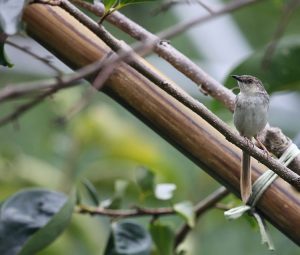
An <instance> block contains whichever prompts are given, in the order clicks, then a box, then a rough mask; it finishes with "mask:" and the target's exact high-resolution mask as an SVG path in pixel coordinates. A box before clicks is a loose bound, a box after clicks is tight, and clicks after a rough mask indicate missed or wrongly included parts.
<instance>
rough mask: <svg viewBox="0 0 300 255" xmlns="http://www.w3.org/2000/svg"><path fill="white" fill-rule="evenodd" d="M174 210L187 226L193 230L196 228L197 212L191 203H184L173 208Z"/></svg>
mask: <svg viewBox="0 0 300 255" xmlns="http://www.w3.org/2000/svg"><path fill="white" fill-rule="evenodd" d="M173 208H174V210H175V211H176V212H177V213H178V214H179V215H181V216H182V217H183V218H184V219H185V220H186V222H187V224H188V225H189V226H190V227H191V228H193V227H195V211H194V206H193V204H192V202H191V201H184V202H180V203H177V204H175V205H174V206H173Z"/></svg>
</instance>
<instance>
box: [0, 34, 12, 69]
mask: <svg viewBox="0 0 300 255" xmlns="http://www.w3.org/2000/svg"><path fill="white" fill-rule="evenodd" d="M6 37H7V36H6V35H5V34H3V33H1V30H0V65H2V66H7V67H13V64H12V63H11V62H10V61H9V60H8V58H7V56H6V53H5V49H4V44H5V39H6Z"/></svg>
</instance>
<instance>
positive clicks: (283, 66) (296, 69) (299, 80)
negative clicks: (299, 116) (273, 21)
mask: <svg viewBox="0 0 300 255" xmlns="http://www.w3.org/2000/svg"><path fill="white" fill-rule="evenodd" d="M264 54H265V48H264V49H261V50H259V51H257V52H255V53H254V54H253V55H251V56H250V57H249V58H247V59H246V60H245V61H243V62H242V63H241V64H239V65H238V66H237V67H236V68H234V69H233V71H232V72H231V74H250V75H254V76H256V77H258V78H259V79H260V80H262V82H263V83H264V85H265V87H266V89H267V90H268V91H269V92H275V91H281V90H299V89H300V65H299V59H300V37H289V38H285V39H283V40H282V41H281V42H280V43H279V45H278V46H277V48H276V50H275V52H274V54H272V55H271V57H270V61H267V62H262V61H263V56H264ZM263 63H264V65H263ZM226 84H227V85H229V84H230V86H231V87H233V84H234V82H233V80H232V79H231V78H228V80H227V81H226Z"/></svg>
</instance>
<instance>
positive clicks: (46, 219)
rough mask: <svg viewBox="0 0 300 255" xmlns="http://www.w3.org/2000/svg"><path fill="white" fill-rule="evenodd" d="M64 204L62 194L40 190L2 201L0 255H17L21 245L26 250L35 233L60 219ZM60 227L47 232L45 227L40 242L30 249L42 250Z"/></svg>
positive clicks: (24, 191) (25, 192) (16, 195)
mask: <svg viewBox="0 0 300 255" xmlns="http://www.w3.org/2000/svg"><path fill="white" fill-rule="evenodd" d="M66 201H67V197H66V196H65V195H64V194H62V193H58V192H53V191H48V190H44V189H27V190H23V191H20V192H18V193H16V194H15V195H13V196H12V197H10V198H9V199H7V200H6V201H4V202H3V203H2V205H1V208H0V254H1V255H14V254H19V252H20V250H21V249H22V247H23V246H24V244H25V246H27V243H26V242H30V243H32V242H31V241H29V240H31V238H33V237H34V236H36V235H39V234H38V233H39V232H40V231H39V229H41V228H43V227H45V226H48V224H49V225H53V223H52V222H53V221H54V223H56V222H57V220H56V218H57V217H58V216H60V215H61V211H63V212H64V208H65V206H64V205H65V204H66ZM72 210H73V208H72ZM64 215H65V214H64ZM62 227H64V225H63V224H62V222H59V224H58V226H57V228H54V227H51V228H49V231H48V227H47V231H46V233H45V234H44V235H43V241H42V240H39V242H38V243H35V244H31V246H32V247H33V248H34V247H37V248H39V249H41V248H43V247H45V246H46V245H47V244H49V243H50V242H52V241H53V240H54V238H55V237H56V236H57V234H58V232H59V231H57V230H58V229H59V228H62ZM43 232H45V230H44V231H43ZM39 249H32V250H36V251H37V250H39ZM25 254H26V253H25ZM27 254H28V253H27ZM31 254H34V253H31Z"/></svg>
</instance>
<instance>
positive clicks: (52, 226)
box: [18, 195, 75, 255]
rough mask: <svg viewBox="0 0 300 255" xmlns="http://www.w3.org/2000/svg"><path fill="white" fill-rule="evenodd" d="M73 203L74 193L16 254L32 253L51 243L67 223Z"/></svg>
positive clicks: (28, 254) (29, 254) (26, 254)
mask: <svg viewBox="0 0 300 255" xmlns="http://www.w3.org/2000/svg"><path fill="white" fill-rule="evenodd" d="M74 205H75V195H74V196H71V197H70V198H69V199H68V200H67V201H66V202H65V203H64V205H63V206H62V207H61V209H60V210H59V211H58V212H57V213H56V214H55V215H54V216H53V217H52V218H51V220H50V221H49V222H48V223H47V225H46V226H45V227H43V228H41V229H40V230H39V231H37V232H36V233H35V234H34V235H33V236H32V237H31V238H30V239H29V240H28V242H26V244H25V246H24V247H23V249H22V250H21V252H20V253H19V254H18V255H32V254H36V253H37V252H38V251H40V250H42V249H44V248H45V247H46V246H48V245H49V244H50V243H52V242H53V241H54V240H55V239H56V238H57V237H58V236H59V235H60V234H61V233H62V232H63V231H64V230H65V229H66V227H67V226H68V225H69V222H70V220H71V217H72V214H73V210H74Z"/></svg>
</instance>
